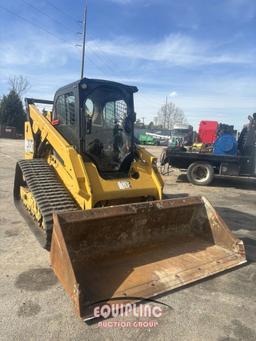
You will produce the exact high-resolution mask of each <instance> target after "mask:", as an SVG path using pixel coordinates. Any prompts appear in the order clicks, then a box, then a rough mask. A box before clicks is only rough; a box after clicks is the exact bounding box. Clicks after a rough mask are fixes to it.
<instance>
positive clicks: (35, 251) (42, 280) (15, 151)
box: [0, 139, 256, 341]
mask: <svg viewBox="0 0 256 341" xmlns="http://www.w3.org/2000/svg"><path fill="white" fill-rule="evenodd" d="M149 149H150V151H151V152H152V153H154V154H155V155H156V156H159V155H160V153H161V147H154V148H153V147H150V148H149ZM22 157H23V141H15V140H5V139H0V164H1V166H0V175H1V176H0V182H1V187H0V188H1V191H0V198H1V201H0V273H1V277H0V302H1V304H0V340H8V341H9V340H26V341H27V340H53V341H57V340H103V339H104V340H134V339H136V340H144V339H147V340H149V339H150V340H175V341H177V340H182V341H184V340H190V341H191V340H206V339H207V340H218V341H224V340H225V341H228V340H230V341H238V340H247V341H249V340H253V341H254V340H256V320H255V316H256V285H255V284H256V217H255V207H256V195H255V189H256V184H255V182H253V181H245V180H243V181H241V180H240V181H234V180H230V179H216V181H215V182H214V184H213V185H212V186H210V187H206V188H203V187H195V186H193V185H191V184H189V183H187V181H186V177H184V176H182V175H181V174H180V173H179V172H178V171H173V172H171V173H170V176H165V177H164V180H165V192H166V193H167V194H168V195H169V196H171V197H180V196H187V195H204V196H206V197H207V198H208V199H209V200H210V201H211V202H212V203H213V205H214V206H215V207H216V209H217V211H218V212H219V213H220V215H221V216H222V217H223V218H224V220H225V221H226V222H227V223H228V225H229V226H230V228H231V229H232V230H233V232H234V233H235V234H236V235H237V236H238V237H240V238H242V239H243V240H244V242H245V245H246V251H247V258H248V260H249V262H248V264H247V265H246V266H243V267H240V268H239V269H236V270H235V271H230V272H227V273H225V274H222V275H219V276H216V277H214V278H211V279H207V280H204V281H201V282H199V283H197V284H194V285H190V286H187V287H186V288H183V289H182V290H177V291H174V292H172V293H170V294H169V295H164V296H162V297H161V298H160V299H159V300H160V301H161V302H163V303H167V304H169V305H170V306H171V307H172V309H171V310H168V311H166V312H165V314H164V315H163V316H162V317H161V318H160V319H159V321H158V322H159V324H158V326H157V327H156V328H151V329H150V328H126V329H122V328H108V329H104V328H100V327H99V326H98V325H97V324H86V323H84V322H83V321H82V320H80V319H79V318H77V316H76V315H75V314H74V312H73V309H72V304H71V302H70V300H69V298H68V297H67V295H66V293H65V292H64V290H63V289H62V287H61V285H60V284H59V283H58V281H57V279H56V278H55V276H54V274H53V272H52V270H51V268H50V267H49V256H48V253H47V252H46V251H45V250H43V249H41V247H40V246H39V244H38V243H37V241H36V240H35V238H34V236H33V235H32V234H31V232H30V230H29V228H28V226H27V225H26V223H25V222H24V220H23V219H22V218H21V217H20V215H19V213H18V212H17V211H16V209H15V207H14V205H13V199H12V187H13V177H14V169H15V163H16V161H17V160H18V159H21V158H22ZM124 319H125V318H118V319H115V320H118V321H123V320H124ZM134 319H135V318H134V317H130V320H134Z"/></svg>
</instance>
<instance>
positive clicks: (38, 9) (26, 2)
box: [21, 0, 115, 73]
mask: <svg viewBox="0 0 256 341" xmlns="http://www.w3.org/2000/svg"><path fill="white" fill-rule="evenodd" d="M21 1H23V2H24V3H25V4H26V5H27V6H29V7H31V8H33V10H34V11H38V12H39V13H41V14H42V15H44V16H46V17H48V18H49V19H51V20H52V21H54V22H55V23H57V24H58V25H60V26H62V27H64V28H65V29H66V30H68V31H69V32H70V28H69V27H67V26H66V25H64V24H63V23H62V22H60V21H58V20H56V19H55V18H53V17H52V16H50V15H49V14H47V13H45V12H44V11H42V10H41V9H40V8H38V7H36V6H34V5H33V4H31V3H30V2H29V1H27V0H21ZM47 3H49V2H48V1H47ZM53 7H54V8H55V9H56V10H58V11H61V10H60V8H58V7H57V6H55V5H54V6H53ZM62 12H63V11H62ZM87 49H89V50H91V51H92V50H94V51H96V49H97V50H98V51H99V50H101V49H100V48H99V47H96V46H95V47H90V46H87ZM101 51H102V50H101ZM102 52H103V51H102ZM95 56H96V57H97V59H98V61H99V62H100V63H101V64H102V63H103V64H105V65H106V66H107V68H108V70H109V71H110V72H111V73H115V70H114V69H113V68H112V66H111V65H110V64H109V62H108V63H107V62H106V58H105V60H104V59H103V58H102V57H101V56H100V55H99V54H96V53H95ZM102 60H103V62H102Z"/></svg>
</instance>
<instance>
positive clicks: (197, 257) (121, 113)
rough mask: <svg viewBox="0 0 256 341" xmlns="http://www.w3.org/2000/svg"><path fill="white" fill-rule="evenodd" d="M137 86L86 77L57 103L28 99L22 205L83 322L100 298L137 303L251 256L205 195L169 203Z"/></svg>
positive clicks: (18, 189)
mask: <svg viewBox="0 0 256 341" xmlns="http://www.w3.org/2000/svg"><path fill="white" fill-rule="evenodd" d="M136 91H137V88H136V87H132V86H126V85H122V84H119V83H116V82H110V81H104V80H93V79H87V78H84V79H82V80H79V81H77V82H75V83H72V84H70V85H67V86H65V87H63V88H61V89H60V90H58V91H57V93H56V94H55V98H54V101H53V102H51V101H43V100H36V99H26V103H27V114H28V117H27V122H26V123H25V159H24V160H21V161H19V162H18V163H17V166H16V175H15V183H14V200H15V204H16V206H17V208H18V209H19V211H20V212H21V213H22V215H23V216H24V218H25V219H26V220H27V221H28V224H29V226H30V227H31V229H32V231H33V232H34V233H35V235H36V237H37V238H38V239H39V241H40V242H41V244H42V245H43V247H45V248H47V249H50V260H51V264H52V267H53V270H54V272H55V274H56V275H57V277H58V279H59V280H60V282H61V283H62V285H63V287H64V288H65V290H66V291H67V293H68V294H69V296H70V297H71V299H72V301H73V303H74V305H75V308H76V311H77V313H78V314H79V315H80V316H81V317H82V318H84V319H88V318H92V317H93V308H94V306H95V304H96V303H97V302H103V301H104V302H105V301H107V302H108V303H109V304H110V305H111V304H112V303H113V302H115V304H116V301H114V300H118V302H119V303H124V304H127V303H131V302H132V303H134V302H137V301H138V300H140V299H143V298H149V297H153V296H156V295H158V294H160V293H164V292H167V291H169V290H171V289H174V288H178V287H181V286H184V285H186V284H188V283H191V282H194V281H196V280H199V279H202V278H205V277H207V276H210V275H213V274H216V273H219V272H221V271H224V270H226V269H230V268H233V267H235V266H238V265H240V264H242V263H245V262H246V258H245V251H244V246H243V243H242V241H240V240H238V239H236V238H235V237H234V236H233V235H232V233H231V232H230V230H229V229H228V227H227V226H226V224H225V223H224V222H223V221H222V219H221V218H220V217H219V216H218V214H217V213H216V211H215V210H214V208H213V207H212V206H211V205H210V203H209V202H208V201H207V200H206V199H205V198H203V197H189V198H182V199H175V200H171V199H168V200H167V199H166V200H164V199H163V180H162V178H161V176H160V175H159V173H158V169H157V159H156V158H155V157H153V156H152V155H151V154H149V153H148V152H147V151H146V150H145V149H143V148H141V147H138V146H136V145H135V143H134V122H135V119H136V117H135V113H134V102H133V94H134V93H135V92H136ZM42 104H43V105H45V106H46V105H49V104H50V105H53V108H52V111H50V112H46V111H45V110H43V111H42V110H39V105H42ZM97 304H99V303H97Z"/></svg>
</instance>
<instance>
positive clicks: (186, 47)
mask: <svg viewBox="0 0 256 341" xmlns="http://www.w3.org/2000/svg"><path fill="white" fill-rule="evenodd" d="M213 45H214V44H212V46H211V44H210V43H208V42H202V41H198V40H196V39H193V38H191V37H189V36H185V35H181V34H171V35H169V36H168V37H166V38H164V39H163V40H161V41H158V42H155V43H144V42H142V43H140V42H137V41H132V40H130V39H128V38H126V37H123V38H122V37H120V38H116V39H115V40H112V41H106V40H91V41H89V42H88V47H89V49H92V50H93V49H98V48H100V50H101V51H102V52H104V53H105V54H107V55H112V56H116V57H120V58H125V57H126V58H129V59H140V60H148V61H154V62H163V63H166V64H170V65H174V66H176V65H212V64H245V63H254V53H255V51H244V53H241V52H240V53H222V52H220V51H219V50H215V49H214V48H213Z"/></svg>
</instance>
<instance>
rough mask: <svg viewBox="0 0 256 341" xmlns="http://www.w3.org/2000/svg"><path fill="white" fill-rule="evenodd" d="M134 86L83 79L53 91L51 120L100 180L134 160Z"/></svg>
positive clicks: (125, 167) (120, 170)
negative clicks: (91, 165)
mask: <svg viewBox="0 0 256 341" xmlns="http://www.w3.org/2000/svg"><path fill="white" fill-rule="evenodd" d="M137 91H138V89H137V88H136V87H132V86H127V85H123V84H120V83H116V82H110V81H104V80H94V79H87V78H84V79H82V80H80V81H78V82H75V83H72V84H70V85H68V86H65V87H64V88H61V89H60V90H58V91H57V93H56V95H55V100H54V110H53V119H54V120H55V121H56V120H57V121H58V125H57V126H56V128H57V129H58V130H59V131H60V133H61V134H62V135H63V136H64V137H65V138H66V139H67V141H68V142H69V143H71V144H72V145H74V146H75V148H76V149H77V150H78V151H79V152H80V153H81V154H82V155H83V157H84V159H85V161H92V162H93V163H94V164H95V165H96V166H97V168H98V170H99V172H100V173H101V175H102V176H103V177H107V178H108V177H111V174H112V176H115V177H116V176H118V175H117V174H118V173H120V174H121V173H124V172H125V173H127V172H128V170H129V169H130V165H131V162H132V161H133V159H134V122H135V120H136V117H135V113H134V101H133V94H134V93H135V92H137Z"/></svg>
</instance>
